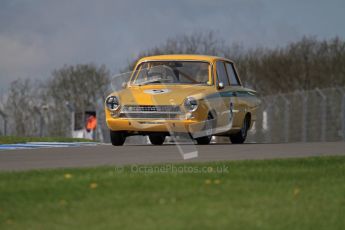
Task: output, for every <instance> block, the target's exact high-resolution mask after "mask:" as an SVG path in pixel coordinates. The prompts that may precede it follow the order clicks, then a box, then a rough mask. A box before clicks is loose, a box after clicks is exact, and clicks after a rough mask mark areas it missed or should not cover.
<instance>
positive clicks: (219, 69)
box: [216, 60, 237, 131]
mask: <svg viewBox="0 0 345 230" xmlns="http://www.w3.org/2000/svg"><path fill="white" fill-rule="evenodd" d="M225 64H226V63H225V62H224V61H221V60H219V61H217V62H216V77H217V79H216V85H217V91H218V96H219V97H218V98H219V100H218V102H217V105H216V106H217V118H218V121H217V127H224V128H225V127H228V130H229V129H230V128H231V127H232V126H233V125H234V124H233V121H234V116H235V115H236V114H235V113H234V111H235V110H236V109H237V98H236V97H235V96H234V95H233V92H232V91H231V85H230V81H229V77H228V74H227V70H226V65H225ZM228 130H226V131H228ZM224 131H225V130H224Z"/></svg>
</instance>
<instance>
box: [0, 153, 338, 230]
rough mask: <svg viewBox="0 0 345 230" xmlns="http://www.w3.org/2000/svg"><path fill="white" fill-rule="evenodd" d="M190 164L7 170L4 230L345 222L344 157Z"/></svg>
mask: <svg viewBox="0 0 345 230" xmlns="http://www.w3.org/2000/svg"><path fill="white" fill-rule="evenodd" d="M224 165H225V166H227V167H228V173H215V172H214V171H215V169H216V168H217V167H219V166H224ZM162 166H163V165H162ZM174 166H176V167H183V166H185V165H181V164H176V165H174ZM187 166H191V167H197V168H199V169H201V168H202V167H212V168H213V172H210V173H176V172H171V171H170V172H168V173H136V172H133V170H132V171H131V168H130V167H126V168H125V169H124V171H121V170H120V169H115V168H112V167H100V168H88V169H59V170H42V171H29V172H11V173H10V172H6V173H0V229H139V228H140V229H274V230H277V229H288V230H291V229H344V226H345V218H344V216H345V183H344V182H345V157H319V158H305V159H289V160H265V161H239V162H219V163H201V164H200V163H197V164H187ZM209 169H210V168H209ZM175 171H176V170H175ZM210 171H211V170H210ZM96 185H97V186H96ZM92 186H93V188H91V187H92ZM95 187H96V188H95Z"/></svg>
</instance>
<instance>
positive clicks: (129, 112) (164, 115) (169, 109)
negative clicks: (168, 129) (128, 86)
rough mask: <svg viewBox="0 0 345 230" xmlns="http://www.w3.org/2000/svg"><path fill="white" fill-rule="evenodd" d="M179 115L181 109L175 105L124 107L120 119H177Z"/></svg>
mask: <svg viewBox="0 0 345 230" xmlns="http://www.w3.org/2000/svg"><path fill="white" fill-rule="evenodd" d="M179 114H181V110H180V107H179V106H175V105H124V106H123V107H122V109H121V113H120V117H123V118H144V119H147V118H151V119H177V118H178V115H179Z"/></svg>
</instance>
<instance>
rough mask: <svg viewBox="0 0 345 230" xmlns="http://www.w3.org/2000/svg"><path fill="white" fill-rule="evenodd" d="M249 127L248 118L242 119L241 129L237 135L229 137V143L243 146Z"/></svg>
mask: <svg viewBox="0 0 345 230" xmlns="http://www.w3.org/2000/svg"><path fill="white" fill-rule="evenodd" d="M249 125H250V118H249V117H248V116H246V117H245V118H244V121H243V124H242V128H241V130H240V131H239V132H238V133H235V134H231V135H230V141H231V143H233V144H243V143H244V142H245V140H246V138H247V133H248V129H249Z"/></svg>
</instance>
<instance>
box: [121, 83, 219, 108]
mask: <svg viewBox="0 0 345 230" xmlns="http://www.w3.org/2000/svg"><path fill="white" fill-rule="evenodd" d="M212 89H213V87H212V86H200V85H194V86H193V85H173V86H167V85H164V86H161V85H145V86H130V87H128V88H126V89H123V90H121V91H119V92H117V93H116V95H118V96H119V99H120V103H121V104H122V105H135V104H140V105H171V104H174V105H181V104H182V103H183V101H184V100H185V99H186V98H187V97H189V96H193V97H194V98H195V99H200V98H202V97H204V96H205V95H206V94H208V93H209V92H211V91H212Z"/></svg>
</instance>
